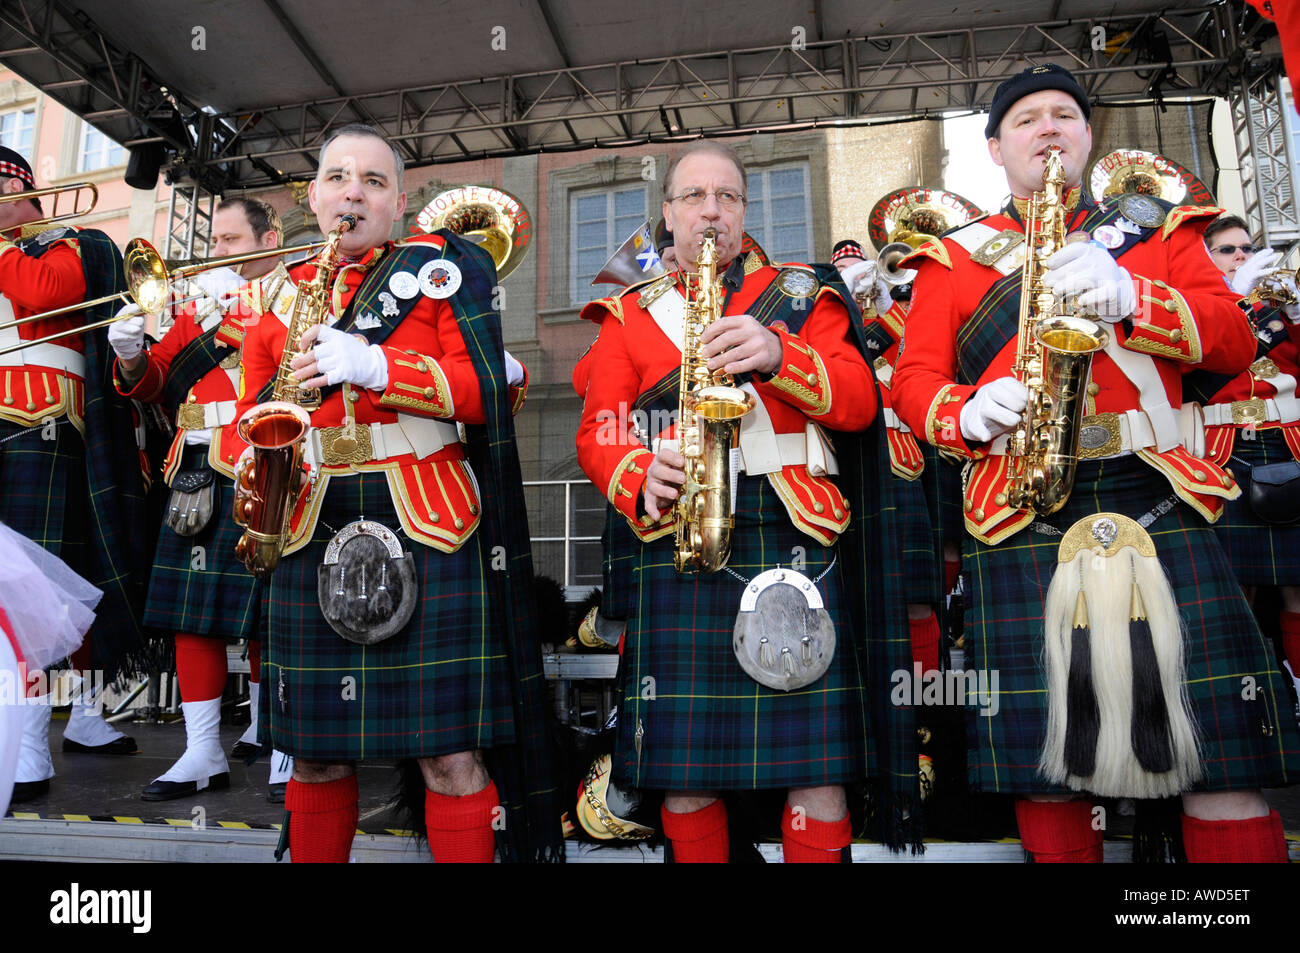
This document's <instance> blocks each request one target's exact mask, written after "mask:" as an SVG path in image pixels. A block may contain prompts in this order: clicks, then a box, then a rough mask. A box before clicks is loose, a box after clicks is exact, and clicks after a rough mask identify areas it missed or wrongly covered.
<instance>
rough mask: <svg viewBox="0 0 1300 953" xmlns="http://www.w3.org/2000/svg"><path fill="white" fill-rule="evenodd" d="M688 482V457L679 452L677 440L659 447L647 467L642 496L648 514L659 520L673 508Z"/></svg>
mask: <svg viewBox="0 0 1300 953" xmlns="http://www.w3.org/2000/svg"><path fill="white" fill-rule="evenodd" d="M685 482H686V458H685V457H683V456H682V455H681V454H680V453H678V452H677V448H676V441H668V442H666V443H665V444H664V445H661V446H660V447H659V452H658V453H657V454H655V458H654V461H653V462H652V463H651V464H650V466H649V467H647V468H646V472H645V486H644V487H642V496H643V498H644V500H645V511H646V514H647V515H648V516H649V517H650V518H651V519H653V520H658V519H659V517H661V516H662V515H663V514H665V513H667V512H668V511H669V510H671V509H672V508H673V504H674V503H676V502H677V497H679V496H681V493H682V484H683V483H685Z"/></svg>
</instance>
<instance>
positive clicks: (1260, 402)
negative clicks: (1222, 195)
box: [1183, 215, 1300, 678]
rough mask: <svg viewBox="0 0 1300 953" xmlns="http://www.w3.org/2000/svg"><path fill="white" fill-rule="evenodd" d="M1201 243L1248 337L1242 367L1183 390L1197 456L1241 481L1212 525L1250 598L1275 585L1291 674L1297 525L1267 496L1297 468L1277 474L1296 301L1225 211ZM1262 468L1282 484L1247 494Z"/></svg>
mask: <svg viewBox="0 0 1300 953" xmlns="http://www.w3.org/2000/svg"><path fill="white" fill-rule="evenodd" d="M1205 245H1206V247H1207V248H1209V250H1210V257H1211V258H1212V259H1213V260H1214V263H1215V264H1216V265H1218V266H1219V269H1220V270H1221V271H1222V272H1223V274H1224V276H1225V277H1226V278H1227V279H1228V282H1229V284H1230V285H1231V286H1232V290H1233V291H1235V292H1236V293H1237V294H1239V295H1241V296H1242V299H1243V301H1242V302H1241V303H1242V305H1243V307H1244V310H1245V311H1246V315H1247V317H1248V318H1249V319H1250V322H1251V325H1252V326H1253V328H1254V331H1255V338H1256V340H1257V342H1258V344H1257V347H1256V351H1255V360H1254V362H1252V363H1251V365H1250V367H1249V368H1247V369H1246V370H1245V371H1243V372H1242V373H1240V374H1237V375H1236V376H1233V375H1229V374H1210V373H1206V372H1202V371H1197V372H1195V373H1192V374H1189V375H1187V377H1186V378H1184V380H1183V388H1184V390H1185V392H1186V395H1187V397H1188V399H1191V400H1196V401H1198V402H1199V403H1200V404H1202V406H1203V409H1202V413H1203V414H1204V417H1205V452H1206V455H1207V456H1209V457H1210V458H1211V459H1212V460H1214V462H1215V463H1217V464H1219V465H1220V466H1229V465H1230V466H1231V467H1232V472H1233V475H1234V476H1235V477H1236V478H1237V482H1238V483H1239V484H1240V485H1241V488H1242V496H1241V498H1239V499H1236V500H1231V501H1229V503H1228V506H1227V508H1226V511H1225V512H1224V514H1223V518H1222V519H1221V520H1219V522H1217V523H1216V524H1215V525H1214V530H1215V532H1216V533H1217V534H1218V537H1219V540H1220V542H1222V543H1223V548H1224V551H1225V552H1226V553H1227V554H1228V558H1229V560H1231V562H1232V568H1233V571H1234V572H1235V573H1236V575H1237V579H1238V581H1239V582H1240V583H1241V584H1242V586H1244V587H1246V591H1247V593H1248V595H1249V597H1250V598H1251V600H1252V601H1254V598H1255V595H1256V592H1257V587H1261V586H1278V587H1279V588H1280V593H1279V595H1280V596H1281V600H1282V607H1281V614H1280V619H1279V621H1280V624H1281V630H1282V644H1283V648H1284V651H1285V653H1286V659H1287V662H1288V663H1289V665H1290V669H1291V676H1292V677H1293V678H1295V677H1296V676H1298V675H1300V524H1295V523H1290V524H1288V523H1287V522H1285V521H1286V520H1287V519H1288V518H1289V517H1290V515H1291V514H1290V513H1287V512H1278V511H1276V509H1275V508H1274V506H1273V505H1272V503H1271V500H1275V501H1280V502H1281V503H1282V504H1283V505H1285V504H1286V503H1288V502H1292V501H1294V500H1296V499H1297V498H1300V472H1296V473H1293V474H1292V479H1290V480H1286V476H1287V473H1286V469H1285V468H1288V467H1289V468H1290V469H1291V470H1293V471H1300V465H1297V461H1298V460H1300V400H1298V399H1297V398H1296V381H1297V379H1298V378H1300V351H1298V350H1297V342H1296V340H1295V339H1294V338H1293V337H1292V336H1291V335H1290V334H1289V333H1288V332H1289V331H1292V332H1293V331H1294V329H1295V326H1296V323H1297V321H1300V305H1298V304H1295V303H1286V302H1288V301H1291V302H1294V301H1295V300H1296V298H1295V295H1296V284H1295V275H1294V272H1278V271H1277V270H1276V269H1277V264H1278V261H1279V260H1280V258H1281V255H1280V254H1278V253H1277V252H1275V251H1272V250H1271V249H1264V250H1262V251H1260V250H1257V248H1256V246H1255V245H1253V244H1252V243H1251V240H1250V233H1249V231H1248V230H1247V227H1246V223H1245V222H1244V221H1243V220H1242V219H1240V218H1238V217H1237V216H1235V215H1222V216H1220V217H1219V218H1218V219H1216V220H1215V221H1214V222H1213V223H1211V224H1210V226H1209V227H1208V228H1207V229H1206V230H1205ZM1261 279H1264V281H1263V282H1261ZM1257 289H1258V291H1259V293H1260V294H1261V296H1262V300H1260V301H1258V302H1256V303H1254V304H1250V305H1247V304H1246V301H1245V300H1244V299H1245V298H1246V296H1247V295H1249V294H1250V293H1251V292H1252V291H1256V290H1257ZM1279 465H1280V467H1279ZM1268 466H1272V467H1273V468H1274V470H1273V471H1272V472H1277V471H1278V470H1279V469H1282V475H1283V482H1275V481H1274V480H1272V479H1271V478H1269V477H1268V476H1267V475H1266V480H1267V481H1268V485H1269V486H1270V487H1271V489H1268V490H1264V488H1263V486H1261V488H1260V490H1259V491H1255V492H1254V493H1252V490H1253V486H1252V484H1253V482H1254V480H1253V476H1254V474H1255V471H1256V470H1257V469H1258V468H1260V467H1268ZM1274 494H1276V496H1274Z"/></svg>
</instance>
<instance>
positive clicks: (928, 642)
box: [907, 612, 939, 673]
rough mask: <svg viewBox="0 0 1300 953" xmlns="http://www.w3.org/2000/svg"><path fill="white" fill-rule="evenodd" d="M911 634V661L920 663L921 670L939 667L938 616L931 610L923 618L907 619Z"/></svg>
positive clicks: (928, 670) (926, 670) (931, 670)
mask: <svg viewBox="0 0 1300 953" xmlns="http://www.w3.org/2000/svg"><path fill="white" fill-rule="evenodd" d="M907 627H908V629H909V630H910V631H911V634H912V661H913V662H920V663H921V671H922V672H923V673H924V672H933V671H935V670H937V669H938V668H939V617H938V616H936V615H935V614H934V613H933V612H931V613H930V614H929V615H928V616H926V617H925V618H924V619H908V620H907Z"/></svg>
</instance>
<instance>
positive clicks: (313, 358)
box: [289, 324, 388, 391]
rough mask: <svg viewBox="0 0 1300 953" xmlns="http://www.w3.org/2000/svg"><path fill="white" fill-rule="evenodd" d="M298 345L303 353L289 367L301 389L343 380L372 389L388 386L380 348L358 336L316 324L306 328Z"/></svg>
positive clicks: (384, 363) (386, 362) (385, 364)
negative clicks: (300, 383) (301, 386)
mask: <svg viewBox="0 0 1300 953" xmlns="http://www.w3.org/2000/svg"><path fill="white" fill-rule="evenodd" d="M299 347H300V348H301V349H302V351H303V353H302V354H299V355H298V356H297V357H295V358H294V359H293V360H292V361H290V362H289V366H290V367H292V368H293V369H294V374H293V376H294V379H295V380H298V381H301V382H302V384H303V387H304V388H308V389H309V388H312V387H325V386H327V385H331V384H342V383H345V382H346V383H349V384H356V385H357V386H358V387H364V388H366V389H367V390H376V391H382V390H383V389H384V388H385V387H387V386H388V361H387V360H386V359H385V358H384V349H383V348H382V347H380V346H379V345H378V344H369V343H367V342H366V339H365V338H363V337H361V336H360V335H353V334H348V333H346V332H344V331H338V330H336V329H334V328H330V327H326V326H325V325H323V324H318V325H315V326H313V327H310V328H308V329H307V331H306V332H305V333H304V334H303V336H302V340H301V341H300V342H299Z"/></svg>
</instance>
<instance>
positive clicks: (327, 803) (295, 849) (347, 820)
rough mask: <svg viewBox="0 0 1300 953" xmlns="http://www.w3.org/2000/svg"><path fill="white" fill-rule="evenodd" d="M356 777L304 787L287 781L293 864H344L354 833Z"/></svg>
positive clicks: (291, 858)
mask: <svg viewBox="0 0 1300 953" xmlns="http://www.w3.org/2000/svg"><path fill="white" fill-rule="evenodd" d="M358 800H359V797H358V794H357V776H356V775H355V774H350V775H348V776H347V777H346V778H339V779H338V780H337V781H325V782H324V783H322V784H304V783H303V782H301V781H299V780H298V779H297V778H292V779H290V781H289V784H288V787H286V788H285V792H284V806H285V809H286V810H287V811H288V812H289V859H290V860H291V861H293V862H294V863H295V864H346V863H347V862H348V854H349V853H351V851H352V837H353V835H354V834H355V833H356V832H357V813H358V805H357V802H358Z"/></svg>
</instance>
